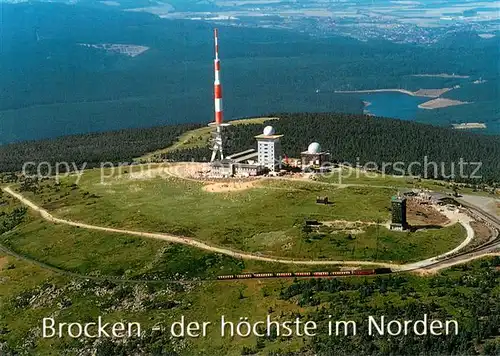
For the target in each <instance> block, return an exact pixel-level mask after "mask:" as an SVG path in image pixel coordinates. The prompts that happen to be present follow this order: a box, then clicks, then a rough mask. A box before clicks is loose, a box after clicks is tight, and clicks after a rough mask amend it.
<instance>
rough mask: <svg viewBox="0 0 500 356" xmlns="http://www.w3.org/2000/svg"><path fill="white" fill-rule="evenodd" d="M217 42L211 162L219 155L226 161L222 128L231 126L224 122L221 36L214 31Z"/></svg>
mask: <svg viewBox="0 0 500 356" xmlns="http://www.w3.org/2000/svg"><path fill="white" fill-rule="evenodd" d="M214 40H215V59H214V73H215V79H214V105H215V121H214V122H211V123H210V124H208V126H212V127H215V130H214V132H213V133H212V136H213V137H212V144H213V146H212V158H211V160H210V162H213V161H215V159H216V158H217V153H220V159H221V160H222V159H224V153H223V152H222V127H224V126H229V124H226V123H224V122H223V109H222V85H221V82H220V59H219V36H218V31H217V29H214Z"/></svg>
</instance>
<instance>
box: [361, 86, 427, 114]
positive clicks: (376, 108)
mask: <svg viewBox="0 0 500 356" xmlns="http://www.w3.org/2000/svg"><path fill="white" fill-rule="evenodd" d="M361 99H362V100H363V101H365V102H369V103H370V104H369V105H368V106H367V107H366V108H365V109H366V110H367V111H368V112H369V113H370V114H372V115H375V116H383V117H390V118H396V119H401V120H407V121H414V120H415V118H416V116H417V111H419V110H422V109H419V108H418V105H420V104H422V103H424V102H426V101H429V100H430V99H429V98H425V97H420V96H411V95H408V94H404V93H400V92H384V93H369V94H363V95H362V96H361Z"/></svg>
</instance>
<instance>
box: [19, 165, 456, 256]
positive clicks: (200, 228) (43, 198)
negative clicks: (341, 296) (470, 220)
mask: <svg viewBox="0 0 500 356" xmlns="http://www.w3.org/2000/svg"><path fill="white" fill-rule="evenodd" d="M127 169H128V170H129V171H127ZM127 169H126V170H123V174H121V175H118V174H117V173H116V172H115V173H116V175H115V176H113V177H111V172H110V171H108V172H105V174H107V175H109V176H108V178H104V180H103V183H102V184H101V183H100V181H101V180H100V171H98V170H89V171H86V172H85V173H84V174H83V176H82V177H81V180H80V181H79V183H78V185H75V184H73V181H75V177H71V178H67V179H66V180H64V181H63V182H62V183H61V184H60V185H56V184H55V182H54V181H51V180H48V181H45V182H43V183H42V184H40V186H39V187H38V188H37V189H36V190H35V191H36V193H33V192H32V191H33V189H31V191H29V190H30V189H26V187H25V188H23V189H25V190H27V191H23V192H22V194H24V195H25V196H26V197H28V198H29V199H32V200H33V201H35V202H37V203H38V204H40V205H41V206H42V207H43V208H45V209H47V210H48V211H50V212H52V213H53V214H54V215H55V216H57V217H60V218H65V219H68V220H73V221H79V222H86V223H90V224H94V225H99V226H107V227H114V228H120V229H130V230H136V231H146V232H160V233H169V234H173V235H177V236H184V237H190V238H195V239H197V240H199V241H204V242H207V243H209V244H212V245H216V246H221V247H225V248H230V249H234V250H239V251H245V252H252V253H257V254H262V255H266V256H276V257H285V258H293V259H328V260H345V259H361V260H370V261H374V260H375V261H393V262H408V261H416V260H419V259H424V258H427V257H432V256H435V255H438V254H440V253H442V252H445V251H448V250H450V249H452V248H453V247H455V246H457V245H459V244H460V242H461V241H463V239H464V236H465V234H464V231H463V230H462V228H461V226H459V225H454V226H449V227H443V228H438V229H424V230H418V231H416V232H403V233H400V232H394V231H389V230H388V229H387V228H386V224H387V222H388V220H389V218H390V198H391V196H393V195H394V194H395V193H396V189H393V188H389V187H368V186H347V187H338V186H336V185H331V184H325V183H317V182H307V181H292V180H278V179H267V180H266V179H263V180H259V181H257V182H256V183H255V184H254V186H253V187H252V188H251V189H247V190H240V191H231V192H225V193H212V192H207V191H205V190H204V189H203V187H204V185H206V184H207V183H204V182H201V181H193V180H186V179H181V178H177V177H172V176H170V175H169V174H166V173H163V174H161V175H159V176H156V177H155V176H154V175H156V174H160V173H162V172H164V171H161V170H159V168H154V167H153V168H152V170H151V172H154V174H153V175H152V176H151V177H150V176H148V174H146V173H144V172H143V173H142V174H139V172H138V170H139V169H140V167H138V166H131V167H129V168H127ZM133 170H136V172H135V173H134V172H133ZM125 172H126V173H125ZM317 196H328V197H329V198H330V201H332V202H333V203H332V204H328V205H323V204H317V203H316V197H317ZM307 221H318V222H319V223H320V225H321V226H319V227H317V228H316V227H315V228H311V226H308V224H307ZM346 222H348V223H349V222H351V226H347V227H346V226H345V223H346ZM348 225H349V224H348ZM29 235H30V234H27V236H29ZM127 239H130V238H125V241H127ZM26 240H29V238H26ZM135 243H136V242H134V244H135ZM134 244H133V245H134ZM102 248H103V249H104V250H107V249H112V248H113V247H112V246H107V247H106V246H103V247H102ZM144 253H145V254H146V255H148V254H149V253H150V252H148V250H147V249H146V250H145V251H144Z"/></svg>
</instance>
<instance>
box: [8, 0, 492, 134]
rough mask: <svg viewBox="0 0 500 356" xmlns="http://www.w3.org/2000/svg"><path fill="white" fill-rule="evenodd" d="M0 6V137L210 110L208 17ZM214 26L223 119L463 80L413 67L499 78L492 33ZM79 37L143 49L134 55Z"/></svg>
mask: <svg viewBox="0 0 500 356" xmlns="http://www.w3.org/2000/svg"><path fill="white" fill-rule="evenodd" d="M2 11H3V21H2V26H1V32H0V39H1V42H2V56H1V57H0V73H1V74H2V81H0V122H1V123H2V129H1V132H0V144H5V143H8V142H14V141H22V140H30V139H40V138H46V137H57V136H61V135H66V134H75V133H83V132H93V131H108V130H116V129H121V128H132V127H148V126H155V125H163V124H167V123H182V122H206V121H209V120H211V118H212V104H213V103H212V82H213V73H212V57H213V54H212V52H213V43H212V37H211V36H212V32H211V31H212V25H211V24H207V23H203V22H197V21H185V20H164V19H161V18H159V17H157V16H154V15H151V14H146V13H135V12H124V11H118V10H116V9H114V8H113V7H112V6H106V7H105V8H99V7H97V8H89V7H86V6H80V5H73V6H68V5H63V4H57V3H22V4H15V5H13V4H3V5H2ZM220 36H221V55H222V59H223V62H222V71H223V86H224V99H225V112H226V118H228V119H230V118H237V117H245V116H255V115H259V114H264V113H267V112H270V111H281V112H283V111H286V112H306V111H310V112H312V111H314V112H347V113H354V114H357V113H361V112H362V110H363V104H362V102H361V100H360V99H359V97H357V96H349V95H336V94H334V93H333V92H334V91H335V90H352V89H374V88H407V89H410V90H417V89H419V88H441V87H450V86H453V85H457V84H463V80H461V79H458V78H428V77H414V76H412V75H413V74H425V73H460V74H465V75H469V76H470V78H471V81H472V80H476V79H479V78H483V79H485V80H488V81H489V83H492V84H491V85H493V83H495V80H497V79H498V77H499V73H498V72H499V68H498V65H497V64H498V61H499V59H500V54H499V53H498V50H497V48H498V40H497V39H495V38H493V39H481V38H479V37H478V36H472V37H471V38H470V39H469V40H468V41H466V42H459V41H452V42H450V43H445V44H437V45H435V46H432V47H420V46H415V45H397V44H393V43H390V42H387V41H376V40H374V41H369V42H366V43H365V42H360V41H357V40H353V39H348V38H343V37H328V38H313V37H310V36H308V35H307V34H299V33H296V32H292V31H286V30H281V31H280V30H270V29H249V28H235V27H223V28H221V31H220ZM81 43H85V44H93V45H96V46H95V47H99V46H100V45H102V44H124V45H135V46H144V47H148V48H149V49H148V50H147V51H145V52H144V53H142V54H140V55H138V56H135V57H130V56H127V55H123V54H120V53H113V52H110V51H106V50H103V49H102V48H93V47H90V48H89V47H85V46H81V45H79V44H81ZM475 89H476V88H471V89H470V90H469V89H466V88H465V87H464V89H463V90H461V92H460V96H465V97H467V96H468V95H474V96H475V97H474V98H473V100H468V101H474V102H475V103H476V104H475V106H467V108H464V109H463V110H461V111H460V114H461V116H462V117H469V116H470V117H474V121H481V120H483V121H485V120H498V119H499V116H497V115H496V114H495V113H496V112H498V104H496V105H495V104H494V103H493V102H492V100H491V95H490V96H489V97H488V98H486V96H488V91H486V92H485V95H486V96H481V97H480V96H477V95H476V94H475V93H476V90H475ZM483 92H484V91H483ZM447 95H448V94H447ZM449 95H450V96H453V95H455V94H454V93H453V92H450V93H449ZM457 95H458V94H457ZM481 95H482V94H481ZM450 98H452V97H450ZM483 101H484V102H485V104H484V105H483V104H482V102H483ZM486 102H487V103H486ZM468 110H470V112H469V111H468ZM446 113H447V111H445V110H444V109H443V111H441V110H440V111H439V114H436V113H425V115H427V116H425V117H423V118H421V119H420V118H419V120H422V121H426V122H430V123H436V124H440V125H450V124H451V123H456V122H455V121H456V120H454V118H453V117H450V115H447V114H446ZM442 118H445V119H444V120H443V119H442ZM464 119H465V118H464ZM21 123H22V124H21Z"/></svg>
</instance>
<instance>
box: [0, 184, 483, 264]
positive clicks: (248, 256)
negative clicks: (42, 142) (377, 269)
mask: <svg viewBox="0 0 500 356" xmlns="http://www.w3.org/2000/svg"><path fill="white" fill-rule="evenodd" d="M2 189H3V190H4V191H5V192H6V193H8V194H10V195H12V196H13V197H15V198H16V199H18V200H19V201H21V202H22V203H23V204H25V205H27V206H28V207H30V208H31V209H33V210H35V211H37V212H38V213H40V215H41V216H42V217H43V218H44V219H45V220H47V221H50V222H53V223H56V224H65V225H69V226H75V227H79V228H84V229H89V230H97V231H104V232H110V233H120V234H127V235H134V236H139V237H145V238H151V239H157V240H163V241H168V242H173V243H180V244H184V245H188V246H192V247H196V248H199V249H202V250H205V251H210V252H214V253H220V254H224V255H227V256H231V257H234V258H238V259H244V260H255V261H263V262H273V263H283V264H294V265H313V266H314V265H317V266H321V265H323V266H325V265H350V266H381V267H388V268H391V269H392V270H393V271H408V270H413V269H416V268H423V267H426V266H431V265H433V266H435V265H436V261H438V260H441V259H442V258H445V257H446V256H448V255H449V254H450V253H452V252H456V250H457V249H454V250H453V251H450V252H448V253H445V254H442V255H440V256H436V257H433V258H430V259H426V260H424V261H421V262H417V263H411V264H405V265H398V264H392V263H382V262H370V261H337V260H329V261H327V260H294V259H285V258H276V257H271V256H262V255H257V254H252V253H246V252H241V251H235V250H232V249H227V248H222V247H218V246H214V245H209V244H207V243H204V242H201V241H197V240H195V239H192V238H187V237H181V236H175V235H171V234H165V233H151V232H143V231H134V230H125V229H115V228H110V227H104V226H97V225H91V224H86V223H82V222H75V221H71V220H66V219H61V218H57V217H55V216H53V215H52V214H50V213H49V212H48V211H47V210H45V209H43V208H42V207H40V206H38V205H36V204H35V203H33V202H32V201H30V200H29V199H27V198H25V197H24V196H22V195H21V194H19V193H16V192H14V191H13V190H12V189H11V188H10V187H5V188H2ZM469 227H470V226H469ZM467 240H469V239H467ZM467 240H466V241H467ZM486 253H491V251H490V250H488V251H487V252H485V254H486ZM481 256H482V255H481V254H478V255H477V256H469V257H468V258H471V257H474V258H479V257H481ZM458 263H462V262H461V261H460V259H458V260H456V261H455V263H454V264H458ZM434 268H439V266H435V267H434ZM443 268H444V267H443Z"/></svg>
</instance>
